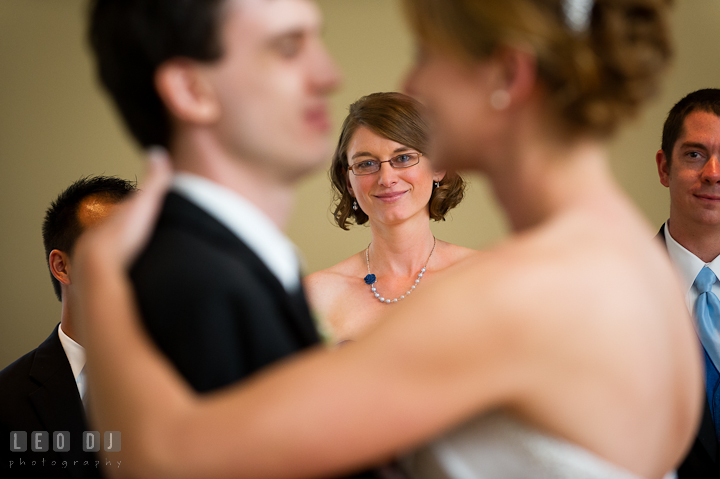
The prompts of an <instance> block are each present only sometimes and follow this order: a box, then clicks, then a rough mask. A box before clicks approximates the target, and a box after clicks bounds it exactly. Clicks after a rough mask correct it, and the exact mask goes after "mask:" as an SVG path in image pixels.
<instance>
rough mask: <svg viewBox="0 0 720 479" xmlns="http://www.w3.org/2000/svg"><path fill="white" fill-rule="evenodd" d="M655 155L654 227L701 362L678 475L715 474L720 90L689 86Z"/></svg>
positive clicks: (719, 408) (718, 472) (719, 419)
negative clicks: (658, 217) (673, 270)
mask: <svg viewBox="0 0 720 479" xmlns="http://www.w3.org/2000/svg"><path fill="white" fill-rule="evenodd" d="M656 162H657V167H658V174H659V176H660V183H662V184H663V186H665V187H667V188H668V189H669V191H670V219H669V220H668V221H667V222H666V223H665V224H664V225H663V227H662V228H661V229H660V233H659V234H658V237H659V239H660V240H661V241H662V242H663V244H664V245H665V246H666V247H667V250H668V254H669V255H670V258H671V259H672V261H673V263H674V264H675V265H676V267H677V269H678V272H679V274H680V278H681V281H682V284H683V286H684V287H685V291H686V300H687V305H688V309H689V311H690V312H691V313H692V314H693V318H694V320H695V327H696V330H697V332H698V338H699V341H700V343H701V344H702V347H703V353H704V356H705V367H706V382H705V384H706V392H707V394H706V396H705V397H706V401H705V412H704V414H703V418H702V422H701V424H700V429H699V431H698V435H697V437H696V440H695V442H694V444H693V446H692V449H691V450H690V451H689V454H688V456H687V457H686V459H685V461H684V462H683V463H682V464H681V466H680V468H679V469H678V476H679V478H680V479H690V478H692V479H695V478H698V479H702V478H715V479H717V478H719V477H720V466H719V464H718V455H719V454H720V446H719V445H718V438H719V437H720V375H719V374H718V369H720V300H718V296H720V282H718V277H720V90H718V89H704V90H698V91H696V92H693V93H690V94H689V95H687V96H686V97H685V98H683V99H682V100H680V101H679V102H678V103H677V104H676V105H675V106H674V107H673V108H672V110H670V113H669V115H668V118H667V120H666V121H665V125H664V127H663V136H662V148H661V149H660V151H658V152H657V155H656Z"/></svg>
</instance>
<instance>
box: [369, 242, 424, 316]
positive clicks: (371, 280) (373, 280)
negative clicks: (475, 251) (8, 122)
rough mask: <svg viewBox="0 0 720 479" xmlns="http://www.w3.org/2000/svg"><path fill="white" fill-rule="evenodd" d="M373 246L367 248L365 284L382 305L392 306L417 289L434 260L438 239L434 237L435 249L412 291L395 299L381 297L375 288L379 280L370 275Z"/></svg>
mask: <svg viewBox="0 0 720 479" xmlns="http://www.w3.org/2000/svg"><path fill="white" fill-rule="evenodd" d="M371 244H372V243H370V244H369V245H368V246H367V248H366V249H365V262H366V263H367V270H368V274H367V276H365V284H369V285H370V292H371V293H372V294H374V295H375V297H376V298H377V299H378V300H379V301H380V302H381V303H385V304H390V303H397V302H398V301H399V300H402V299H405V296H409V295H410V293H412V292H413V290H414V289H415V287H416V286H417V285H418V284H419V283H420V279H422V277H423V274H425V269H426V268H427V265H428V263H429V262H430V258H432V255H433V252H434V251H435V245H436V244H437V239H436V238H435V236H434V235H433V247H432V249H431V250H430V256H428V259H427V261H425V266H423V267H422V268H421V269H420V272H419V273H418V275H417V279H416V280H415V284H413V285H412V286H410V289H408V290H407V292H406V293H405V294H403V295H402V296H400V297H399V298H394V299H385V298H384V297H383V296H381V295H380V293H378V291H377V288H376V287H375V284H376V283H377V278H376V277H375V275H374V274H372V273H370V245H371Z"/></svg>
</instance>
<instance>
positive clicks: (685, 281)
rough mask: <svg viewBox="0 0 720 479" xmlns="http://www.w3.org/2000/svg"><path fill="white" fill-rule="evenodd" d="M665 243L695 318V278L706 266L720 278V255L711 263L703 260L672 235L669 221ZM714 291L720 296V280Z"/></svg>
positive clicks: (666, 225)
mask: <svg viewBox="0 0 720 479" xmlns="http://www.w3.org/2000/svg"><path fill="white" fill-rule="evenodd" d="M665 245H666V246H667V250H668V254H669V255H670V259H671V260H672V262H673V264H674V265H675V268H676V269H677V271H678V273H679V274H680V283H681V285H682V287H683V291H685V303H686V304H687V307H688V311H690V314H691V315H692V316H693V318H694V317H695V314H694V309H695V301H696V300H697V297H698V292H697V290H696V289H695V288H693V287H692V286H693V283H694V282H695V278H696V277H697V275H698V273H700V270H701V269H703V267H704V266H707V267H708V268H710V269H711V270H712V271H713V273H715V276H717V277H718V278H720V256H718V257H717V258H715V259H714V260H712V261H711V262H710V263H705V262H704V261H703V260H701V259H700V258H698V257H697V256H695V255H694V254H693V253H691V252H690V251H688V250H687V249H686V248H685V247H684V246H682V245H681V244H680V243H678V242H677V241H675V238H673V237H672V236H670V230H669V229H668V224H667V222H666V223H665ZM712 291H713V293H715V294H716V295H717V296H718V297H719V298H720V282H716V283H715V284H714V285H713V287H712ZM696 327H697V325H696Z"/></svg>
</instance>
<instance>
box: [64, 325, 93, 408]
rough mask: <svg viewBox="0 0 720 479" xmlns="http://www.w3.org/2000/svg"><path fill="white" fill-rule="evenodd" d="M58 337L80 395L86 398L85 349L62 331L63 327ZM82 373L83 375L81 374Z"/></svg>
mask: <svg viewBox="0 0 720 479" xmlns="http://www.w3.org/2000/svg"><path fill="white" fill-rule="evenodd" d="M58 336H59V337H60V344H61V345H62V347H63V349H64V350H65V356H67V358H68V362H70V369H72V373H73V377H75V384H76V385H77V388H78V392H79V393H80V399H82V398H84V397H85V391H86V390H87V380H86V379H85V378H86V375H85V372H84V371H83V368H84V367H85V348H83V347H82V346H80V345H79V344H78V343H76V342H75V341H73V339H72V338H71V337H70V336H68V335H67V334H65V331H63V330H62V326H60V327H59V328H58ZM81 373H82V374H81Z"/></svg>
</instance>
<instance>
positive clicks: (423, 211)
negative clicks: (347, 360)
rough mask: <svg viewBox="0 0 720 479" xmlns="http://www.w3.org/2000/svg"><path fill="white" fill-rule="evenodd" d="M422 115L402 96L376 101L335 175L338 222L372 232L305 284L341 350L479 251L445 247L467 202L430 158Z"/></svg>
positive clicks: (340, 154) (350, 130)
mask: <svg viewBox="0 0 720 479" xmlns="http://www.w3.org/2000/svg"><path fill="white" fill-rule="evenodd" d="M427 148H428V126H427V123H426V121H425V118H424V117H423V112H422V105H420V103H418V102H417V101H416V100H414V99H412V98H410V97H409V96H407V95H403V94H402V93H373V94H371V95H368V96H365V97H363V98H360V99H359V100H358V101H356V102H355V103H353V104H352V105H350V112H349V114H348V116H347V118H345V122H344V123H343V126H342V131H341V133H340V139H339V141H338V146H337V149H336V151H335V154H334V156H333V161H332V166H331V167H330V177H331V180H332V187H333V191H334V194H335V202H336V204H335V211H334V217H335V221H336V222H337V224H338V226H339V227H340V228H342V229H344V230H347V229H348V228H349V225H350V223H351V222H354V223H355V224H358V225H362V224H369V226H370V232H371V238H372V239H371V242H370V244H369V245H368V246H367V248H365V249H363V250H362V251H360V252H358V253H357V254H354V255H353V256H351V257H350V258H348V259H346V260H345V261H342V262H341V263H338V264H336V265H335V266H332V267H331V268H328V269H325V270H322V271H318V272H316V273H314V274H311V275H310V276H308V277H307V278H306V280H305V286H306V290H307V293H308V296H309V299H310V304H311V305H312V307H313V309H314V310H315V312H316V314H317V315H318V316H319V320H320V324H321V325H322V326H323V329H326V330H327V331H326V332H327V333H328V335H329V336H330V337H331V338H332V341H336V342H341V341H346V340H350V339H357V338H358V337H359V336H360V335H361V334H362V333H363V331H365V329H366V328H368V327H370V326H372V325H373V324H374V322H375V321H377V319H378V318H379V317H380V316H381V315H382V314H383V313H386V312H388V311H390V310H391V309H392V307H393V306H394V305H395V304H397V303H398V302H401V301H404V300H406V299H408V298H410V297H411V296H412V295H419V294H422V289H423V286H424V285H425V284H426V283H428V280H431V278H432V276H433V275H434V274H436V273H437V272H439V271H442V270H444V269H446V268H447V267H449V266H451V265H453V264H455V263H457V262H458V261H460V260H462V259H463V258H466V257H468V256H469V255H471V254H472V253H473V252H474V251H473V250H471V249H468V248H464V247H462V246H456V245H453V244H450V243H446V242H444V241H440V240H437V239H436V238H435V237H434V236H433V233H432V231H430V219H433V220H435V221H440V220H444V219H445V215H446V214H447V212H448V210H450V209H451V208H454V207H455V206H456V205H457V204H458V203H459V202H460V201H461V200H462V197H463V191H464V188H465V184H464V182H463V179H462V178H461V177H460V176H459V175H457V174H454V173H450V172H446V171H444V170H439V169H435V168H433V167H432V165H431V162H430V160H429V159H428V158H427V157H426V156H424V152H426V151H427Z"/></svg>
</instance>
